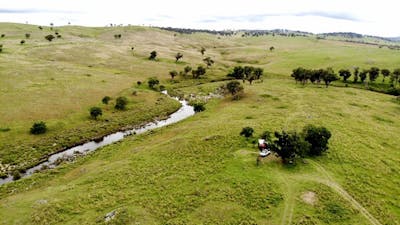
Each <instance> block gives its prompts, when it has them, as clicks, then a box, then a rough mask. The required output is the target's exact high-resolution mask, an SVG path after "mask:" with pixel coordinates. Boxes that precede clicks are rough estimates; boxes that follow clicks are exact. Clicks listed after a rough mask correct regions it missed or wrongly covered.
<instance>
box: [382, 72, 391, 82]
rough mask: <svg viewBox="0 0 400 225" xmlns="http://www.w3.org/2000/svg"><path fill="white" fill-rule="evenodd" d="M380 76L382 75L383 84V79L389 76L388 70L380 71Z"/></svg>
mask: <svg viewBox="0 0 400 225" xmlns="http://www.w3.org/2000/svg"><path fill="white" fill-rule="evenodd" d="M381 74H382V76H383V79H382V83H385V78H386V77H388V76H390V70H388V69H382V70H381Z"/></svg>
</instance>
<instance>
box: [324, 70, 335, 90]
mask: <svg viewBox="0 0 400 225" xmlns="http://www.w3.org/2000/svg"><path fill="white" fill-rule="evenodd" d="M338 79H339V78H338V77H337V76H336V74H335V71H333V69H332V68H330V67H328V68H326V69H325V70H323V73H322V80H323V81H324V82H325V86H326V87H328V86H329V85H330V84H331V83H332V82H333V81H335V80H338Z"/></svg>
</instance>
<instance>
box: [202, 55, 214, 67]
mask: <svg viewBox="0 0 400 225" xmlns="http://www.w3.org/2000/svg"><path fill="white" fill-rule="evenodd" d="M203 61H204V63H205V64H206V65H207V68H209V67H210V66H212V64H214V60H212V59H211V57H206V58H204V59H203Z"/></svg>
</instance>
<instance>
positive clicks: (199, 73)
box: [192, 65, 206, 79]
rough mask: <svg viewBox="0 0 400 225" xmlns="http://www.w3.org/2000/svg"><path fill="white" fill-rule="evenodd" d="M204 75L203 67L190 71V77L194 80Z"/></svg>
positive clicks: (204, 69)
mask: <svg viewBox="0 0 400 225" xmlns="http://www.w3.org/2000/svg"><path fill="white" fill-rule="evenodd" d="M204 74H206V68H204V67H203V66H201V65H200V66H198V67H197V69H196V70H192V76H193V78H195V79H198V78H200V76H202V75H204Z"/></svg>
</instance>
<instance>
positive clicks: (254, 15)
mask: <svg viewBox="0 0 400 225" xmlns="http://www.w3.org/2000/svg"><path fill="white" fill-rule="evenodd" d="M396 2H397V3H396ZM399 6H400V2H398V1H396V0H380V1H376V0H364V1H360V0H245V1H244V0H219V1H218V0H196V1H193V0H150V1H149V0H146V1H135V0H130V1H129V0H125V1H124V0H112V1H110V0H0V22H18V23H29V24H36V25H49V24H50V23H53V24H54V25H55V26H61V25H67V24H68V23H71V24H72V25H83V26H106V25H109V24H110V23H112V24H124V25H128V24H131V25H145V26H149V25H151V26H163V27H179V28H197V29H210V30H239V29H260V30H261V29H263V30H269V29H289V30H300V31H307V32H312V33H326V32H355V33H361V34H368V35H376V36H382V37H398V36H400V28H399V26H398V24H397V23H398V22H399V21H400V13H398V9H399V8H400V7H399Z"/></svg>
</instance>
